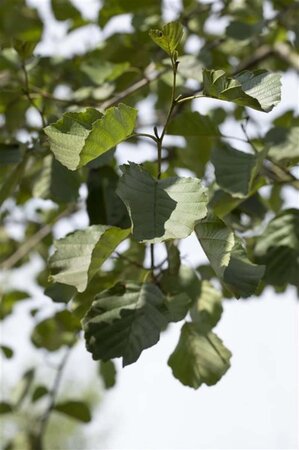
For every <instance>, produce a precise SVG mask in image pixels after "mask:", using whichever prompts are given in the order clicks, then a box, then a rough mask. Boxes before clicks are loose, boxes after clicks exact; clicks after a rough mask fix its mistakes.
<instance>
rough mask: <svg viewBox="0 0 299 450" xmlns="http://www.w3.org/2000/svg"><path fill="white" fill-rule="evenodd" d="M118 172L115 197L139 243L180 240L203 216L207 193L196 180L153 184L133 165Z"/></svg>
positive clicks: (172, 180) (181, 179)
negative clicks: (122, 206)
mask: <svg viewBox="0 0 299 450" xmlns="http://www.w3.org/2000/svg"><path fill="white" fill-rule="evenodd" d="M121 169H122V171H123V176H122V178H121V179H120V182H119V187H118V189H117V194H118V195H119V196H120V198H121V199H122V200H123V202H124V203H125V204H126V206H127V208H128V210H129V214H130V217H131V221H132V233H133V236H134V237H135V238H136V239H137V240H138V241H142V242H162V241H165V240H167V239H182V238H184V237H187V236H189V234H191V233H192V231H193V229H194V225H195V222H196V221H197V220H200V219H202V218H203V217H205V216H206V213H207V208H206V204H207V194H206V189H205V188H204V187H203V186H202V184H201V182H200V180H198V179H197V178H179V177H171V178H166V179H163V180H156V179H155V178H153V177H152V176H151V175H150V174H149V173H148V172H145V171H144V170H143V169H142V168H141V166H138V165H137V164H134V163H131V164H130V165H123V166H122V167H121ZM141 194H142V195H141Z"/></svg>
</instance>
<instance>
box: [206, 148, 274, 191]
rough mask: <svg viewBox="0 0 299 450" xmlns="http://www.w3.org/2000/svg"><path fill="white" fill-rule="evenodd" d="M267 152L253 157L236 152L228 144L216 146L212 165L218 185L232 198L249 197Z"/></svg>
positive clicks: (264, 151)
mask: <svg viewBox="0 0 299 450" xmlns="http://www.w3.org/2000/svg"><path fill="white" fill-rule="evenodd" d="M266 151H267V149H265V150H263V151H261V152H259V153H258V154H256V155H252V154H250V153H244V152H241V151H239V150H236V149H234V148H232V147H231V146H230V145H228V144H222V145H219V146H216V147H215V148H214V151H213V153H212V163H213V165H214V167H215V176H216V181H217V184H218V185H219V186H220V187H221V188H222V189H223V190H224V191H226V192H228V193H230V194H231V195H232V197H236V198H245V197H247V196H248V195H249V193H250V192H251V190H252V187H253V182H254V179H255V177H256V175H257V173H258V172H259V170H260V168H261V165H262V162H263V160H264V157H265V154H266Z"/></svg>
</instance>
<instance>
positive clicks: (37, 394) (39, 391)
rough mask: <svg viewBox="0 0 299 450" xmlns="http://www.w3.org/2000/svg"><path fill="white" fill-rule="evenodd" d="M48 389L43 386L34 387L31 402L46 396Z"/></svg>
mask: <svg viewBox="0 0 299 450" xmlns="http://www.w3.org/2000/svg"><path fill="white" fill-rule="evenodd" d="M48 392H49V391H48V388H47V387H46V386H43V385H39V386H36V388H35V389H34V391H33V394H32V402H33V403H35V402H37V401H38V400H39V399H41V398H42V397H44V396H45V395H47V394H48Z"/></svg>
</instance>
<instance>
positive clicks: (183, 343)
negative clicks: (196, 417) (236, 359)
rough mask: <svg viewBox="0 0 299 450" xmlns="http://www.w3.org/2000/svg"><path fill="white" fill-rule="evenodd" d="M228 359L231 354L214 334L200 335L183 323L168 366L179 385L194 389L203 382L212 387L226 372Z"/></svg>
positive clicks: (194, 328)
mask: <svg viewBox="0 0 299 450" xmlns="http://www.w3.org/2000/svg"><path fill="white" fill-rule="evenodd" d="M230 358H231V352H230V351H229V350H228V349H227V348H226V347H224V345H223V343H222V341H221V340H220V339H219V338H218V337H217V336H216V334H214V333H212V332H210V333H208V334H201V333H200V332H199V331H198V329H197V326H196V325H195V324H193V323H190V322H187V323H185V324H184V325H183V328H182V330H181V336H180V339H179V342H178V345H177V347H176V349H175V350H174V352H173V353H172V355H170V358H169V360H168V365H169V366H170V367H171V369H172V372H173V375H174V376H175V377H176V378H178V379H179V380H180V382H181V383H183V384H184V385H186V386H190V387H192V388H194V389H198V388H199V387H200V386H201V385H202V384H203V383H205V384H207V385H208V386H211V385H213V384H216V383H217V382H218V381H219V380H220V378H221V377H222V376H223V375H224V374H225V372H226V371H227V370H228V369H229V367H230Z"/></svg>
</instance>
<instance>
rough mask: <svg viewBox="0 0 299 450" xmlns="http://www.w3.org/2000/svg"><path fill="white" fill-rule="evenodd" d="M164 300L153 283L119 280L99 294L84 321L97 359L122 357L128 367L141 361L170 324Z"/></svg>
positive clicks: (88, 341)
mask: <svg viewBox="0 0 299 450" xmlns="http://www.w3.org/2000/svg"><path fill="white" fill-rule="evenodd" d="M163 303H164V296H163V294H162V292H161V291H160V290H159V289H158V287H157V286H155V285H154V284H150V283H145V284H135V283H127V284H126V285H124V284H121V283H119V284H117V285H115V286H114V287H113V288H111V289H109V290H107V291H104V292H102V293H100V294H99V295H98V296H96V298H95V300H94V301H93V303H92V305H91V308H90V309H89V311H88V312H87V314H86V316H85V317H84V318H83V320H82V325H83V329H84V332H85V340H86V347H87V350H88V351H89V352H91V353H92V356H93V359H95V360H99V359H102V360H104V361H107V360H109V359H112V358H117V357H122V358H123V365H124V366H126V365H128V364H132V363H133V362H135V361H137V359H138V358H139V356H140V354H141V352H142V351H143V350H144V349H146V348H148V347H151V346H153V345H154V344H156V343H157V342H158V340H159V338H160V331H161V330H162V329H163V328H165V326H166V325H167V319H166V315H165V307H164V304H163Z"/></svg>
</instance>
